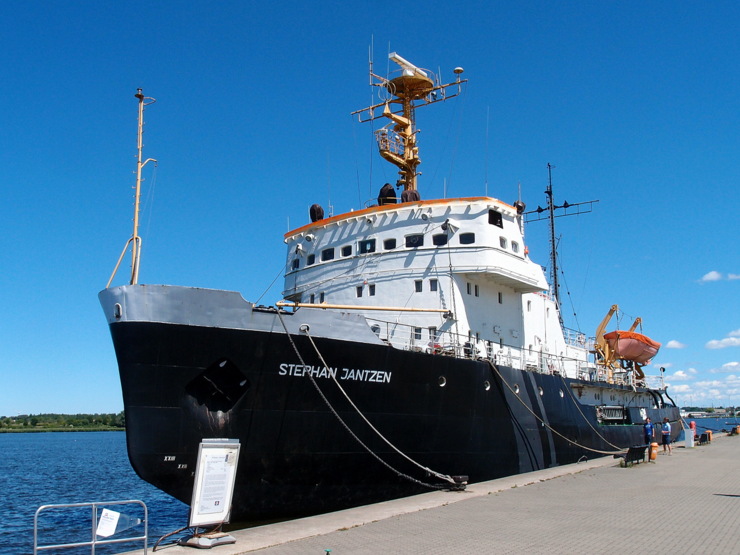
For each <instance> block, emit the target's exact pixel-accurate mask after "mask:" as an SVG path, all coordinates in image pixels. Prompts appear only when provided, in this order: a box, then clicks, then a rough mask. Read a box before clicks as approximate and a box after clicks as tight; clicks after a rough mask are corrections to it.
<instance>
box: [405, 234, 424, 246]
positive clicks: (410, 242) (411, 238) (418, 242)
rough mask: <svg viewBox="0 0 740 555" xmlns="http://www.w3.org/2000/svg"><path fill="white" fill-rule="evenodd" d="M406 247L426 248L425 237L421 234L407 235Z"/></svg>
mask: <svg viewBox="0 0 740 555" xmlns="http://www.w3.org/2000/svg"><path fill="white" fill-rule="evenodd" d="M406 246H407V247H408V248H410V249H416V248H419V247H423V246H424V236H423V235H421V234H416V235H407V236H406Z"/></svg>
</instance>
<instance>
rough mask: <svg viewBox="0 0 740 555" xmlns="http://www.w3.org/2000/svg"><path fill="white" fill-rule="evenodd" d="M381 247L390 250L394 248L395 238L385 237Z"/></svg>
mask: <svg viewBox="0 0 740 555" xmlns="http://www.w3.org/2000/svg"><path fill="white" fill-rule="evenodd" d="M383 248H384V249H385V250H387V251H392V250H393V249H395V248H396V240H395V239H385V240H384V241H383Z"/></svg>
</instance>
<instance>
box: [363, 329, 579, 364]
mask: <svg viewBox="0 0 740 555" xmlns="http://www.w3.org/2000/svg"><path fill="white" fill-rule="evenodd" d="M366 319H367V321H368V323H369V324H370V328H371V329H372V330H373V331H374V332H375V334H376V335H377V336H378V337H379V338H380V339H382V340H383V341H385V342H387V343H388V344H390V345H392V346H394V347H395V348H397V349H403V350H408V351H417V352H426V353H431V354H438V355H446V356H453V357H456V358H468V359H478V360H490V361H491V362H493V363H494V364H501V365H504V366H509V367H511V368H515V369H518V370H530V371H535V372H541V373H544V374H556V373H559V374H561V375H563V376H568V377H582V376H583V375H584V374H585V375H589V374H590V373H588V372H584V367H585V366H588V361H587V357H586V352H585V351H584V357H583V358H582V359H581V358H574V357H567V356H563V355H555V354H551V353H543V352H540V351H534V350H533V351H530V350H529V349H524V348H522V347H518V346H514V345H507V344H503V345H502V344H501V343H500V342H495V341H488V340H481V339H476V338H474V337H469V336H467V335H461V334H456V333H454V332H452V331H450V330H445V331H439V330H436V335H435V337H434V338H432V337H431V336H430V335H428V334H429V333H430V330H429V329H428V328H423V327H419V326H412V325H409V324H401V323H399V322H389V321H385V320H377V319H373V318H366ZM425 334H426V335H427V339H426V340H424V339H422V336H424V335H425Z"/></svg>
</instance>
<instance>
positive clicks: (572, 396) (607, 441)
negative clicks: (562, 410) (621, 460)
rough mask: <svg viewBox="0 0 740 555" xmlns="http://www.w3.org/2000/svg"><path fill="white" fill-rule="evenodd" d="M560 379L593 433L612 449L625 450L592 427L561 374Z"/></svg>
mask: <svg viewBox="0 0 740 555" xmlns="http://www.w3.org/2000/svg"><path fill="white" fill-rule="evenodd" d="M560 379H561V380H562V382H563V387H564V388H565V389H566V390H567V391H568V394H569V397H570V398H571V400H572V401H573V405H574V406H575V407H576V408H577V409H578V412H579V413H580V414H581V416H582V417H583V420H585V422H586V424H588V426H589V427H590V428H591V429H592V430H593V431H594V433H595V434H596V435H597V436H599V437H600V438H601V439H603V440H604V443H606V444H607V445H610V446H611V447H614V449H619V450H620V451H625V450H626V449H627V447H619V445H614V444H613V443H612V442H611V441H609V440H608V439H606V438H605V437H604V436H603V435H601V433H600V432H599V431H598V430H597V429H596V428H594V427H593V425H592V424H591V422H589V420H588V418H586V415H585V414H583V411H582V410H581V407H580V403H579V402H578V400H577V399H576V398H575V396H574V395H573V390H572V389H571V388H570V386H569V385H568V384H567V383H566V381H565V378H564V377H563V376H562V375H561V376H560Z"/></svg>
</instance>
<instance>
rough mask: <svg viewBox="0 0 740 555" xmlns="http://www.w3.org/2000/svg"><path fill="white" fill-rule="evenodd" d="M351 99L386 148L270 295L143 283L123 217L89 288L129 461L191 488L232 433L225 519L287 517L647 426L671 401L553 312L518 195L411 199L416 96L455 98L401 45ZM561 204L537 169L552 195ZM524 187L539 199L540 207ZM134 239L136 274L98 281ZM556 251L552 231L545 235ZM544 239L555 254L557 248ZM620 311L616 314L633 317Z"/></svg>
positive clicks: (426, 101) (182, 494)
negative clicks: (108, 261)
mask: <svg viewBox="0 0 740 555" xmlns="http://www.w3.org/2000/svg"><path fill="white" fill-rule="evenodd" d="M389 59H390V62H392V63H393V64H394V65H393V66H392V67H393V68H394V70H393V71H391V73H389V74H388V75H385V76H380V75H376V74H375V73H374V72H373V70H372V65H371V66H370V74H371V84H372V86H374V87H376V88H377V91H378V92H379V93H380V94H379V95H378V102H377V103H376V104H373V105H371V106H369V107H367V108H364V109H362V110H358V111H357V112H355V115H356V116H357V118H358V119H359V120H360V121H361V122H367V121H381V122H383V126H382V127H380V128H379V129H378V130H377V131H375V135H376V139H377V146H378V148H379V154H380V156H381V157H382V158H383V159H384V160H385V161H387V162H388V163H390V164H393V165H394V166H395V167H396V168H397V170H398V179H397V181H396V182H395V183H393V184H390V183H388V184H385V185H383V186H382V188H381V189H380V193H379V195H378V198H377V199H373V201H372V202H370V203H368V204H367V205H366V206H362V207H358V209H356V210H351V211H349V212H345V213H342V214H336V215H333V214H326V215H325V214H324V210H323V208H322V207H321V206H320V205H319V204H315V205H313V206H311V207H310V209H309V210H308V214H309V217H308V218H307V222H306V223H305V225H302V226H301V227H298V228H296V229H293V230H292V231H289V232H288V233H286V234H285V235H284V237H283V238H282V239H283V241H284V243H285V246H286V255H285V256H286V258H285V275H284V288H283V293H282V300H281V301H279V302H277V303H275V304H274V305H272V306H262V305H257V304H255V303H252V302H249V301H248V300H246V299H245V298H244V297H243V296H242V295H241V294H240V293H239V292H236V291H222V290H213V289H206V288H200V287H185V286H176V285H160V284H145V283H139V279H138V278H139V261H140V254H141V237H140V236H139V234H138V214H139V193H140V187H141V171H142V168H143V167H144V166H145V165H146V164H147V163H148V162H150V161H152V160H153V159H146V160H143V155H142V140H141V134H142V129H143V113H144V107H145V106H147V105H148V104H150V103H152V102H154V99H152V98H150V97H145V96H144V94H143V92H142V90H141V89H139V90H138V92H137V94H136V98H137V99H138V104H139V136H138V160H137V183H136V188H135V203H134V205H135V206H134V230H133V234H132V236H131V237H130V239H129V240H128V242H127V243H126V247H124V250H123V252H122V253H121V257H120V258H119V259H118V264H116V268H115V269H114V271H113V274H112V275H111V278H110V280H109V282H108V284H107V286H106V287H105V289H103V290H102V291H101V292H100V293H99V300H100V303H101V306H102V309H103V312H104V314H105V317H106V319H107V322H108V326H109V330H110V334H111V337H112V341H113V347H114V350H115V354H116V359H117V365H118V370H119V374H120V381H121V388H122V396H123V403H124V410H125V418H126V441H127V451H128V457H129V460H130V462H131V465H132V467H133V468H134V470H135V471H136V473H137V474H138V475H139V476H140V477H141V478H143V479H144V480H146V481H147V482H149V483H151V484H153V485H154V486H156V487H157V488H159V489H160V490H162V491H164V492H166V493H168V494H170V495H172V496H174V497H175V498H177V499H179V500H181V501H183V502H185V503H188V504H189V503H190V502H191V499H192V494H193V483H194V473H195V469H196V462H197V455H198V449H199V445H200V444H201V442H203V440H206V439H213V438H229V439H233V440H238V442H239V445H240V455H239V462H238V469H237V472H236V478H235V485H234V492H233V499H232V509H231V514H230V518H231V521H232V522H264V521H270V520H275V519H288V518H295V517H302V516H307V515H313V514H318V513H323V512H329V511H335V510H340V509H345V508H349V507H355V506H360V505H365V504H371V503H375V502H380V501H384V500H388V499H393V498H399V497H403V496H409V495H414V494H418V493H422V492H425V491H429V490H430V489H451V490H454V489H461V488H464V487H465V486H466V484H468V483H474V482H481V481H487V480H491V479H496V478H500V477H503V476H508V475H513V474H518V473H524V472H529V471H534V470H539V469H544V468H549V467H554V466H558V465H565V464H569V463H574V462H577V461H579V460H582V459H584V458H592V457H601V456H608V455H611V454H619V453H624V452H625V450H626V449H628V448H629V447H631V446H635V445H640V444H642V443H643V428H642V426H643V423H644V420H645V419H646V418H647V417H650V418H652V420H653V421H654V422H662V421H663V420H664V418H668V419H669V421H670V422H671V426H672V437H673V439H675V438H676V437H677V436H678V434H679V432H680V429H681V427H680V424H679V419H680V415H679V409H678V408H677V407H676V406H675V403H674V402H673V401H672V400H671V399H670V397H669V395H668V393H667V391H666V388H665V386H664V385H663V384H662V383H657V384H654V383H649V379H648V378H647V377H646V376H645V375H644V372H642V366H644V364H646V363H647V362H648V361H647V360H646V359H644V358H640V359H639V360H640V361H641V362H636V361H634V360H629V359H625V358H624V357H621V356H620V354H619V353H618V352H617V351H616V350H615V349H613V348H611V347H610V346H609V342H608V340H606V339H605V338H604V335H605V334H604V331H605V327H606V322H607V321H608V319H609V318H611V316H612V315H613V314H614V312H615V311H616V310H617V306H616V305H615V306H613V307H612V310H610V311H609V314H608V318H605V322H603V323H602V324H603V326H600V327H599V329H598V330H597V334H596V337H594V336H591V337H589V336H588V334H586V333H582V332H580V331H576V330H571V329H569V328H566V327H564V325H563V323H562V320H561V315H560V306H559V299H558V297H557V288H553V287H552V286H551V284H550V283H549V282H548V279H547V277H546V276H545V271H544V269H543V267H542V266H541V265H540V264H539V263H538V262H536V261H534V260H532V259H530V256H529V250H528V247H527V246H526V243H525V227H526V226H525V223H527V214H531V213H528V212H527V211H526V206H525V205H524V203H523V202H522V201H521V200H516V201H514V202H512V203H507V202H504V201H502V200H499V199H496V198H493V197H490V196H474V197H461V198H436V199H423V198H422V194H421V191H420V190H419V188H418V177H419V175H420V173H419V164H420V163H421V158H420V155H419V145H418V142H417V139H418V133H417V128H416V110H417V109H420V108H423V107H426V106H430V105H433V104H435V103H438V102H445V101H452V100H453V99H454V98H455V97H456V96H457V95H459V94H460V93H461V91H463V90H464V87H465V85H466V82H467V80H466V79H463V78H462V73H463V70H462V68H455V69H454V74H455V76H454V77H453V79H451V80H449V81H448V82H444V81H442V80H441V78H440V77H439V76H437V75H436V74H435V73H433V72H431V71H429V70H426V69H423V68H420V67H418V66H416V65H414V64H412V63H411V62H409V61H407V60H405V59H404V58H402V57H401V56H399V55H398V54H396V53H392V54H390V56H389ZM554 208H556V207H555V206H554V204H553V201H552V189H551V185H550V187H548V209H547V210H548V211H549V213H550V222H551V227H552V226H553V224H552V214H553V211H554ZM542 211H543V209H538V211H535V212H542ZM129 249H130V250H131V278H130V280H129V282H128V283H126V284H124V285H116V286H114V285H112V282H113V280H114V277H115V275H116V272H117V270H118V269H119V267H120V265H121V263H122V260H123V258H124V257H125V255H127V253H128V250H129ZM553 251H554V249H553ZM552 256H553V257H554V254H553V255H552ZM630 331H633V330H630Z"/></svg>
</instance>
